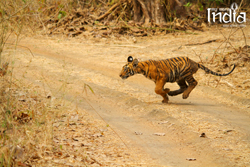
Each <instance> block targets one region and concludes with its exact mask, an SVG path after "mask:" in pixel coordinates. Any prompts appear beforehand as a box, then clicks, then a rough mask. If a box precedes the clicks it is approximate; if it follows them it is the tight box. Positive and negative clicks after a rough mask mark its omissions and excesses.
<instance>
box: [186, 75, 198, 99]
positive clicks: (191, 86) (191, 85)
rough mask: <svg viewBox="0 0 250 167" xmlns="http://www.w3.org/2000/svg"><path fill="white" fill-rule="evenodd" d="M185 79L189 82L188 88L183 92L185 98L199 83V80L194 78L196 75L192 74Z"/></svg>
mask: <svg viewBox="0 0 250 167" xmlns="http://www.w3.org/2000/svg"><path fill="white" fill-rule="evenodd" d="M185 80H186V81H187V82H188V88H187V89H186V90H185V91H184V92H183V95H182V97H183V99H186V98H188V96H189V94H190V93H191V91H192V90H193V89H194V88H195V87H196V85H197V84H198V82H197V81H196V80H195V79H194V77H193V76H192V75H189V76H187V77H185Z"/></svg>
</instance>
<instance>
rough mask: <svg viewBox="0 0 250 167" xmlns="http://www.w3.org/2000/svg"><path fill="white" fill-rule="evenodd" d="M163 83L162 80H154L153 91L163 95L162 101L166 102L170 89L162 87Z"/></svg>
mask: <svg viewBox="0 0 250 167" xmlns="http://www.w3.org/2000/svg"><path fill="white" fill-rule="evenodd" d="M164 85H165V82H164V81H158V82H156V86H155V93H156V94H159V95H161V96H162V97H163V100H162V103H168V95H167V94H168V92H169V91H170V90H169V89H168V88H166V89H163V88H164Z"/></svg>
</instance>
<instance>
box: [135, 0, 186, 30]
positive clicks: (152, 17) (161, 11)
mask: <svg viewBox="0 0 250 167" xmlns="http://www.w3.org/2000/svg"><path fill="white" fill-rule="evenodd" d="M185 1H186V0H133V10H134V21H135V22H144V24H145V25H146V26H147V25H149V23H150V22H151V23H155V24H156V25H164V24H165V23H166V22H167V19H166V18H167V14H169V12H171V14H170V16H173V15H174V14H173V13H175V14H176V15H179V16H181V17H186V16H187V11H186V9H185V7H184V6H183V5H184V4H185ZM167 5H169V6H168V8H167ZM169 9H170V10H169ZM143 19H144V20H143Z"/></svg>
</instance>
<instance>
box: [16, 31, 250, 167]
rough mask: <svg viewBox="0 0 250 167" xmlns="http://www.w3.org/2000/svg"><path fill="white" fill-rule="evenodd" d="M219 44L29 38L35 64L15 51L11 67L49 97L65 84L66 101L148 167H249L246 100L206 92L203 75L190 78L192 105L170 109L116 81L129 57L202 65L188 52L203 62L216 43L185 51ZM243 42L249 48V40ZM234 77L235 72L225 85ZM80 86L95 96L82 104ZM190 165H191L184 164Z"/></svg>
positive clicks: (139, 88)
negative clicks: (190, 61)
mask: <svg viewBox="0 0 250 167" xmlns="http://www.w3.org/2000/svg"><path fill="white" fill-rule="evenodd" d="M248 32H249V31H248ZM209 33H210V34H209ZM218 36H220V35H219V33H218V32H217V34H216V33H215V32H205V33H203V34H200V35H196V36H195V35H185V34H182V35H177V36H173V35H166V36H164V37H151V38H150V37H148V38H141V39H137V43H133V40H131V38H124V39H122V40H117V39H116V40H114V39H103V38H101V39H94V40H88V39H84V38H83V39H65V38H62V39H59V38H58V37H57V38H56V37H54V38H50V39H46V38H44V37H36V38H31V37H30V38H26V39H24V40H23V41H22V43H21V44H22V45H24V46H27V47H29V48H30V49H31V50H32V52H33V54H34V57H32V56H30V55H29V53H28V51H25V49H20V50H22V54H20V55H17V58H18V59H17V61H16V62H15V65H14V66H15V68H19V67H22V68H20V69H21V70H20V71H18V72H17V71H16V73H22V74H23V76H25V78H26V79H28V80H30V81H31V82H33V83H36V84H38V83H41V82H40V81H46V84H45V87H46V89H48V90H50V91H51V92H52V94H53V95H55V96H59V95H60V90H62V89H63V85H64V84H66V85H67V88H66V89H64V90H63V92H64V95H65V96H64V97H65V99H66V100H69V101H73V102H74V103H76V104H77V105H78V107H79V108H81V109H84V110H87V111H88V112H89V113H91V114H92V115H93V116H94V117H96V118H98V119H101V118H100V117H99V115H97V113H99V114H100V116H101V117H102V118H103V119H104V120H105V122H106V123H107V124H109V126H110V127H112V128H113V129H114V130H115V131H116V132H117V134H119V136H120V137H121V138H122V140H123V141H124V143H125V144H126V145H127V147H128V149H129V150H137V152H138V154H142V155H145V156H144V158H145V159H146V158H147V157H148V158H147V162H148V165H146V166H182V167H184V166H250V108H249V107H250V100H249V99H247V98H246V97H236V96H232V95H231V94H228V93H227V92H223V91H222V90H223V87H224V89H227V90H228V89H229V88H228V87H227V86H226V85H224V86H222V87H221V88H222V90H219V89H214V88H211V87H208V86H206V85H205V83H206V82H207V80H208V76H207V75H205V73H204V72H203V71H202V70H200V71H199V72H198V73H197V74H196V75H195V76H196V78H197V80H198V83H199V86H197V88H195V89H194V90H193V92H192V93H191V94H190V97H189V98H188V99H187V100H183V99H182V98H181V96H176V97H170V103H169V104H162V103H161V100H162V99H161V97H160V96H158V95H156V94H155V92H154V83H153V82H152V81H150V80H148V79H146V78H145V77H144V76H141V75H137V76H133V77H131V78H129V79H127V80H122V79H121V78H119V72H120V70H121V68H122V66H123V65H124V64H125V63H126V58H127V57H128V56H129V55H132V56H134V57H137V58H140V60H147V59H163V58H171V57H175V56H189V57H190V58H192V59H193V60H195V61H199V57H198V56H195V55H194V54H193V53H191V51H192V50H195V51H196V52H197V53H198V52H199V53H202V56H203V58H204V59H205V58H206V57H207V56H211V55H213V51H214V50H215V49H216V48H217V46H218V43H211V44H207V45H200V46H199V45H198V46H189V47H184V46H183V45H184V44H186V43H190V42H194V41H199V42H201V41H206V40H209V39H213V38H215V37H216V38H218ZM246 36H247V40H248V42H249V39H250V38H249V37H250V34H246ZM220 37H221V36H220ZM194 38H195V40H194ZM222 38H223V37H222ZM235 42H238V43H239V41H235ZM240 42H241V43H243V42H244V41H240ZM180 46H182V48H181V49H178V48H179V47H180ZM237 74H239V71H237V69H236V70H235V72H234V73H233V74H232V76H228V77H225V80H230V79H231V78H232V77H234V76H236V75H237ZM84 83H86V84H88V85H90V86H91V88H92V89H93V90H94V92H95V94H94V95H93V94H92V93H90V91H89V93H88V95H87V96H86V95H85V94H84V93H82V92H83V91H84ZM59 87H62V89H59ZM166 87H169V88H170V89H172V90H173V89H177V85H176V84H170V83H167V84H166ZM58 90H59V91H58ZM246 91H248V90H246ZM83 96H84V97H85V98H86V99H87V101H88V103H87V102H86V101H84V100H83V99H82V97H83ZM89 104H91V105H92V107H91V106H90V105H89ZM96 112H97V113H96ZM135 132H137V135H136V133H135ZM155 133H164V134H165V135H164V136H157V135H154V134H155ZM202 133H205V134H206V137H205V138H204V137H200V135H201V134H202ZM124 143H122V142H121V145H124ZM135 148H136V149H135ZM142 158H143V157H142ZM192 159H195V160H194V161H189V160H192Z"/></svg>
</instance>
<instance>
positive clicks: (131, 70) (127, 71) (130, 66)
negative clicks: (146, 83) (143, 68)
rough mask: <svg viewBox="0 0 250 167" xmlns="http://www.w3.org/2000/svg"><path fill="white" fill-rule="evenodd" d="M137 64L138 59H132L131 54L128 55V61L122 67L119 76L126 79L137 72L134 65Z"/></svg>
mask: <svg viewBox="0 0 250 167" xmlns="http://www.w3.org/2000/svg"><path fill="white" fill-rule="evenodd" d="M137 65H138V60H137V59H133V57H132V56H129V57H128V63H127V64H126V65H124V66H123V67H122V71H121V73H120V77H121V78H122V79H127V78H128V77H130V76H133V75H134V74H136V73H137V70H136V67H137Z"/></svg>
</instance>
